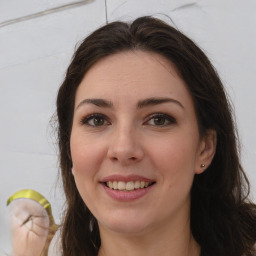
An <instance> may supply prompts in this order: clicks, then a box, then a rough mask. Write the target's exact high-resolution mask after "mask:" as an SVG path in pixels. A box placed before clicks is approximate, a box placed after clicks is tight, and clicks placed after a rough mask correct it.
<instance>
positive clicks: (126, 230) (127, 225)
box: [99, 215, 149, 234]
mask: <svg viewBox="0 0 256 256" xmlns="http://www.w3.org/2000/svg"><path fill="white" fill-rule="evenodd" d="M101 226H104V227H105V228H107V229H109V230H111V231H112V232H115V233H122V234H134V233H136V234H139V233H143V232H144V231H145V230H146V229H147V228H148V226H149V223H147V222H146V221H145V218H144V219H143V218H138V217H131V216H125V215H120V216H119V217H113V216H112V218H110V219H105V220H103V221H102V222H99V227H100V228H101Z"/></svg>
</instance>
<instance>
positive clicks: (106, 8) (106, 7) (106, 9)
mask: <svg viewBox="0 0 256 256" xmlns="http://www.w3.org/2000/svg"><path fill="white" fill-rule="evenodd" d="M105 17H106V24H108V6H107V0H105Z"/></svg>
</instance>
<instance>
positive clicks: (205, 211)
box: [57, 17, 256, 256]
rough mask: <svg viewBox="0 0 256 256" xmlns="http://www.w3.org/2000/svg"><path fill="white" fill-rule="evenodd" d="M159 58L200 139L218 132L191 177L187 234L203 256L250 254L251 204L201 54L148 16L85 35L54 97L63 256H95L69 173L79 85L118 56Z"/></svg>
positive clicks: (222, 103) (88, 217)
mask: <svg viewBox="0 0 256 256" xmlns="http://www.w3.org/2000/svg"><path fill="white" fill-rule="evenodd" d="M133 50H142V51H149V52H154V53H158V54H160V55H161V56H164V57H165V58H167V59H168V60H169V61H170V62H172V63H173V64H174V65H175V66H176V68H177V70H178V72H179V74H180V76H181V78H182V79H183V80H184V81H185V83H186V85H187V88H188V90H189V92H190V94H191V96H192V98H193V101H194V105H195V110H196V114H197V119H198V125H199V130H200V133H201V135H203V134H204V132H205V131H206V130H208V129H213V130H215V131H216V133H217V149H216V154H215V156H214V159H213V161H212V164H211V165H210V166H209V167H208V169H207V170H206V171H205V172H204V173H203V174H200V175H196V176H195V179H194V183H193V186H192V191H191V230H192V233H193V236H194V238H195V239H196V241H197V242H198V243H199V245H200V246H201V249H202V252H203V253H204V254H205V255H208V256H216V255H218V256H222V255H223V256H224V255H225V256H242V255H245V256H251V255H253V253H254V249H253V245H254V243H255V241H256V206H255V205H254V204H253V203H250V202H249V200H248V194H249V182H248V180H247V178H246V175H245V173H244V171H243V169H242V167H241V164H240V160H239V150H238V149H239V145H238V136H237V131H236V127H235V123H234V120H233V117H232V109H231V106H230V104H229V101H228V99H227V96H226V93H225V90H224V87H223V85H222V82H221V80H220V78H219V77H218V75H217V73H216V71H215V69H214V68H213V66H212V65H211V63H210V61H209V60H208V58H207V57H206V55H205V54H204V53H203V52H202V51H201V50H200V49H199V48H198V47H197V46H196V45H195V43H193V42H192V41H191V40H190V39H189V38H187V37H186V36H185V35H183V34H182V33H181V32H179V31H178V30H176V29H174V28H173V27H171V26H169V25H168V24H166V23H164V22H163V21H161V20H159V19H156V18H152V17H141V18H138V19H136V20H135V21H134V22H132V23H131V24H128V23H124V22H113V23H110V24H108V25H105V26H103V27H101V28H99V29H98V30H96V31H95V32H93V33H92V34H91V35H89V36H88V37H87V38H86V39H85V40H84V41H83V42H82V43H81V45H80V46H79V48H78V49H77V50H76V52H75V54H74V56H73V59H72V62H71V64H70V66H69V67H68V70H67V73H66V77H65V80H64V82H63V84H62V85H61V87H60V89H59V93H58V98H57V114H58V124H59V126H58V139H59V151H60V167H61V174H62V180H63V186H64V191H65V195H66V199H67V209H66V212H65V215H64V222H63V228H62V247H63V256H77V255H86V256H95V255H97V253H98V250H99V247H100V243H101V241H100V235H99V228H98V224H97V220H96V219H95V218H94V216H93V215H92V213H91V212H90V211H89V209H88V208H87V206H86V205H85V204H84V202H83V200H82V198H81V197H80V195H79V193H78V190H77V188H76V185H75V182H74V178H73V176H72V174H71V168H72V159H71V157H70V144H69V143H70V134H71V127H72V119H73V111H74V99H75V93H76V89H77V87H78V85H79V84H80V82H81V80H82V78H83V77H84V75H85V74H86V72H87V71H88V70H89V69H90V67H91V66H92V65H93V64H95V63H96V62H97V61H98V60H100V59H102V58H104V57H106V56H109V55H111V54H114V53H117V52H121V51H133Z"/></svg>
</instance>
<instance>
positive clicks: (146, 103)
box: [76, 97, 184, 109]
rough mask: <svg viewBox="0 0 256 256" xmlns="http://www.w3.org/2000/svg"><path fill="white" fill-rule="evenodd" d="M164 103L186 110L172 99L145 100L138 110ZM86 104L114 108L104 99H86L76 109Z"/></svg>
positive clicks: (141, 102)
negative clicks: (173, 104)
mask: <svg viewBox="0 0 256 256" xmlns="http://www.w3.org/2000/svg"><path fill="white" fill-rule="evenodd" d="M164 103H175V104H177V105H178V106H180V107H181V108H182V109H184V106H183V105H182V104H181V103H180V102H179V101H178V100H175V99H172V98H161V97H160V98H155V97H153V98H148V99H144V100H140V101H139V102H138V103H137V108H138V109H141V108H144V107H149V106H155V105H159V104H164ZM84 104H93V105H95V106H97V107H101V108H113V103H112V102H111V101H108V100H104V99H84V100H83V101H81V102H80V103H79V104H78V106H77V107H76V109H78V108H79V107H80V106H82V105H84Z"/></svg>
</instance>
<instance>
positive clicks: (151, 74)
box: [76, 50, 192, 102]
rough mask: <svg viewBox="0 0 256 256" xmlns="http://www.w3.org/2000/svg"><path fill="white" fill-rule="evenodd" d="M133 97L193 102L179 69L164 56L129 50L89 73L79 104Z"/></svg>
mask: <svg viewBox="0 0 256 256" xmlns="http://www.w3.org/2000/svg"><path fill="white" fill-rule="evenodd" d="M129 96H131V97H132V98H133V99H134V100H135V99H141V98H142V97H143V98H147V97H163V96H165V97H166V96H170V97H177V98H179V99H182V98H186V99H187V100H189V101H192V99H191V96H190V94H189V92H188V90H187V88H186V84H185V82H184V81H183V80H182V79H181V77H180V76H179V75H178V73H177V70H176V67H175V66H174V65H173V64H172V63H171V62H170V61H169V60H167V59H165V58H164V57H162V56H160V55H158V54H156V53H152V52H144V51H139V50H136V51H127V52H121V53H116V54H113V55H111V56H108V57H105V58H104V59H102V60H100V61H98V62H97V63H96V64H94V65H93V66H92V67H91V68H90V69H89V70H88V72H87V73H86V74H85V76H84V78H83V80H82V82H81V84H80V85H79V87H78V89H77V93H76V102H78V101H81V100H83V99H84V98H85V97H88V98H91V97H97V98H109V99H114V100H116V101H117V100H118V99H121V98H123V99H122V100H124V99H127V98H129Z"/></svg>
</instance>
